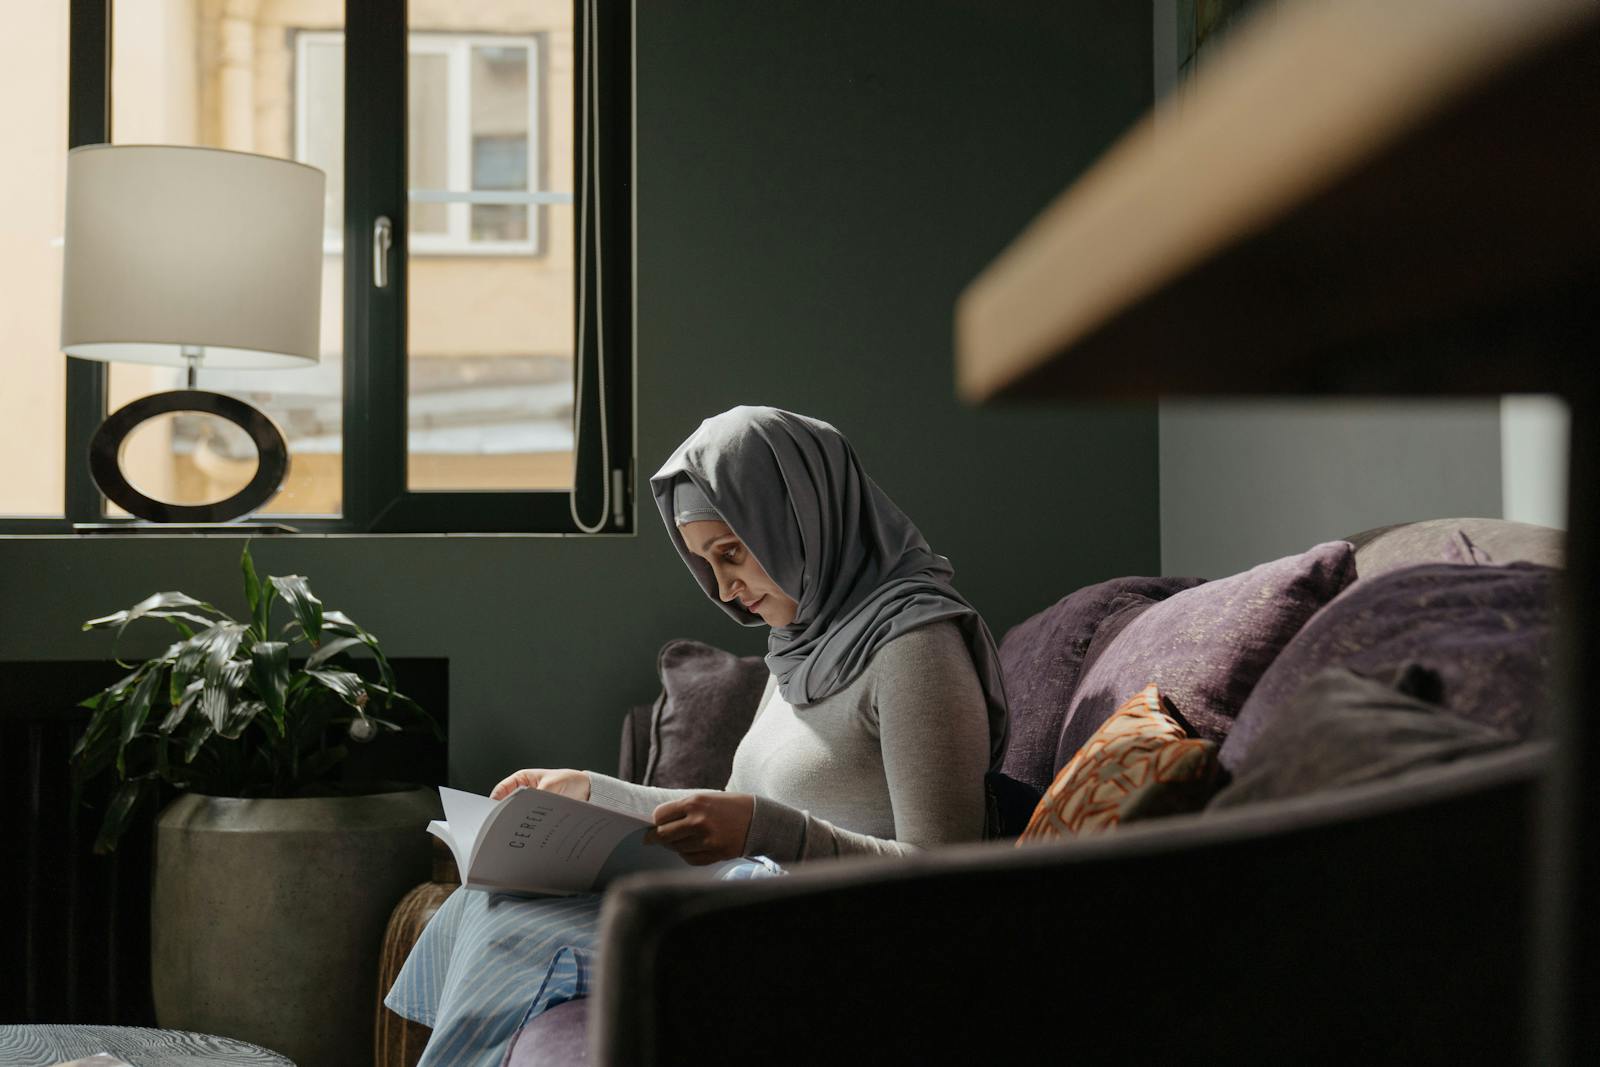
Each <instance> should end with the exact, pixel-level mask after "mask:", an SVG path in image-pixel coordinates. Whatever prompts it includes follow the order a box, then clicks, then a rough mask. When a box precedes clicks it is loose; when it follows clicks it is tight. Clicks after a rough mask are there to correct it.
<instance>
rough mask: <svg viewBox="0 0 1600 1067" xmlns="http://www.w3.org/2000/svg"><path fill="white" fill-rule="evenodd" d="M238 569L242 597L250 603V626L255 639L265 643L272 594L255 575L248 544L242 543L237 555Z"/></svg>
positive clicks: (270, 614)
mask: <svg viewBox="0 0 1600 1067" xmlns="http://www.w3.org/2000/svg"><path fill="white" fill-rule="evenodd" d="M239 568H240V570H242V571H244V595H245V599H246V600H248V601H249V602H250V624H251V628H252V629H254V630H255V633H256V639H257V640H258V641H265V640H266V639H267V634H268V633H269V632H270V631H269V630H268V627H269V626H270V625H271V618H272V593H271V592H270V591H268V590H267V589H266V588H265V586H263V585H262V582H261V579H260V577H258V576H257V574H256V564H255V560H253V559H251V558H250V542H249V541H246V542H245V543H244V551H243V552H242V553H240V555H239Z"/></svg>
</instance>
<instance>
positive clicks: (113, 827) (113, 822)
mask: <svg viewBox="0 0 1600 1067" xmlns="http://www.w3.org/2000/svg"><path fill="white" fill-rule="evenodd" d="M148 788H149V782H148V781H147V780H146V779H143V778H134V779H130V780H128V781H126V782H123V783H122V784H121V785H120V786H118V787H117V791H116V793H115V794H113V795H112V797H111V804H110V805H109V806H108V807H107V808H106V816H105V818H104V819H103V820H101V822H100V833H99V835H98V836H96V837H95V839H94V851H95V853H96V854H97V855H104V854H106V853H107V852H114V851H116V848H117V842H118V840H120V839H121V837H122V831H123V830H124V829H126V828H127V825H128V816H130V815H132V814H133V809H134V807H135V806H137V804H138V803H139V798H140V797H142V796H144V794H145V791H146V789H148Z"/></svg>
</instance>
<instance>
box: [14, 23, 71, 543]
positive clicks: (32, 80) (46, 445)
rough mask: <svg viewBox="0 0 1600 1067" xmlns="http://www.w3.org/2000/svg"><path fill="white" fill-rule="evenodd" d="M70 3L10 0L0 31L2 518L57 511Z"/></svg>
mask: <svg viewBox="0 0 1600 1067" xmlns="http://www.w3.org/2000/svg"><path fill="white" fill-rule="evenodd" d="M67 9H68V5H66V4H14V5H9V6H8V7H7V9H6V28H5V32H4V33H3V34H0V99H4V100H5V101H6V103H5V108H6V122H5V131H6V133H5V139H6V147H5V153H6V166H4V167H0V294H3V295H0V338H3V339H4V342H5V353H4V360H5V375H6V380H5V386H4V388H0V455H4V456H6V457H7V459H6V462H5V463H4V464H0V515H60V514H61V507H62V499H63V496H64V486H65V483H64V481H63V469H62V463H63V452H64V446H63V434H64V433H65V432H66V426H65V419H66V363H67V357H66V356H64V355H62V354H61V234H62V224H63V218H64V216H63V210H62V205H63V203H64V198H65V193H66V180H67V165H66V164H67V160H66V156H67Z"/></svg>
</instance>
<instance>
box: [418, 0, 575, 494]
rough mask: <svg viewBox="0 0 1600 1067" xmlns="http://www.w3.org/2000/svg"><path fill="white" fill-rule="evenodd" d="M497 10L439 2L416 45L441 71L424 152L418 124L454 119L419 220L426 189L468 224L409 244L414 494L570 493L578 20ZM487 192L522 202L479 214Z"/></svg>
mask: <svg viewBox="0 0 1600 1067" xmlns="http://www.w3.org/2000/svg"><path fill="white" fill-rule="evenodd" d="M484 10H485V9H484V8H483V6H482V5H481V4H476V3H472V2H470V0H458V2H456V3H455V4H450V3H445V2H439V3H431V4H429V5H428V7H427V25H426V28H427V29H428V31H430V32H428V33H426V34H422V33H417V34H414V35H413V37H412V70H413V71H416V70H417V69H418V68H419V64H420V61H421V59H422V58H423V56H424V54H425V55H426V56H427V58H429V59H430V60H433V61H434V62H435V63H436V64H442V65H443V66H442V68H439V69H438V70H437V73H436V75H435V76H434V77H432V78H431V79H430V81H429V84H430V85H432V86H434V88H433V89H431V90H430V91H432V92H434V93H435V94H436V96H435V97H434V98H432V99H427V100H418V99H417V97H416V95H415V94H416V93H417V92H419V91H420V90H421V88H422V84H423V83H422V82H421V81H420V80H419V79H416V78H413V80H412V93H413V96H412V108H413V111H412V117H411V129H412V131H413V139H414V141H415V138H416V131H417V129H418V124H419V122H420V121H421V119H420V118H419V116H420V115H427V116H435V115H438V116H442V117H443V120H444V122H445V128H444V129H443V130H435V131H434V132H433V134H432V135H431V136H432V142H430V143H439V144H442V145H443V146H444V149H443V152H444V156H445V158H444V159H443V160H442V161H441V160H440V159H437V158H432V157H430V158H427V159H420V158H419V156H418V155H417V154H415V153H413V155H412V158H411V165H412V172H411V174H410V175H409V184H410V188H411V190H412V194H413V202H412V211H413V212H416V211H418V210H419V209H420V208H421V207H422V206H423V205H421V204H419V203H418V202H417V200H416V194H417V193H418V192H419V191H421V192H424V193H427V194H430V195H431V196H434V197H441V196H442V197H443V198H445V199H447V200H449V201H450V202H448V203H428V204H427V205H426V206H428V207H438V208H448V209H449V210H451V211H455V212H459V213H460V214H459V216H458V217H459V219H460V223H459V224H458V226H457V227H452V228H450V229H449V232H448V233H447V234H445V233H441V234H439V235H437V236H435V235H432V234H417V233H415V232H414V233H413V235H412V237H413V239H412V242H411V245H410V260H409V263H408V268H407V269H408V272H409V273H408V283H407V284H408V294H409V303H410V306H409V308H408V309H407V311H408V337H409V345H410V352H409V355H408V359H409V364H408V365H409V375H408V389H409V393H408V397H407V423H408V441H409V454H408V461H407V471H408V475H407V481H408V484H409V487H410V488H411V489H413V490H430V489H438V490H471V489H482V490H491V489H565V488H568V487H570V486H571V484H572V440H573V434H572V406H573V378H572V367H573V362H572V354H573V350H574V338H573V320H574V315H575V302H576V297H575V291H574V266H575V254H574V243H573V238H574V221H575V218H576V214H575V211H574V209H573V206H572V203H571V193H572V160H573V155H572V150H573V144H572V128H573V90H574V87H575V81H576V79H575V71H574V68H573V35H572V19H571V16H572V11H571V7H570V5H560V4H545V3H526V4H504V5H497V6H496V8H494V10H495V11H497V12H500V14H499V15H498V16H497V17H496V18H495V20H494V21H493V24H492V25H490V24H487V21H486V16H485V14H484ZM452 12H453V13H452ZM421 28H422V27H421V26H420V24H419V25H418V26H417V29H421ZM452 94H454V95H452ZM441 174H442V175H444V176H445V177H446V179H447V183H445V182H441V180H440V178H439V175H441ZM474 193H477V194H484V193H490V194H495V195H494V199H496V200H506V199H510V200H511V201H512V202H510V203H476V202H473V201H472V194H474ZM552 194H553V195H552ZM451 197H454V199H450V198H451ZM536 201H537V202H536ZM452 217H453V218H454V217H457V216H452Z"/></svg>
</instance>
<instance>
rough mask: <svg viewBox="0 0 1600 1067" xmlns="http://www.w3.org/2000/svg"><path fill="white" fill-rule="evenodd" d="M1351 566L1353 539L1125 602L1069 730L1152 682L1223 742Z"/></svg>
mask: <svg viewBox="0 0 1600 1067" xmlns="http://www.w3.org/2000/svg"><path fill="white" fill-rule="evenodd" d="M1355 573H1356V572H1355V554H1354V551H1353V550H1352V549H1351V547H1350V544H1349V543H1348V542H1346V541H1330V542H1328V543H1327V544H1321V545H1317V546H1316V547H1315V548H1312V549H1310V550H1308V551H1306V552H1302V553H1301V554H1299V555H1297V556H1286V557H1284V558H1283V559H1279V560H1273V561H1272V562H1271V563H1263V564H1261V565H1260V566H1259V567H1253V568H1251V569H1250V570H1248V571H1245V572H1244V573H1243V574H1235V575H1234V576H1232V577H1231V578H1219V579H1217V580H1216V581H1213V582H1207V583H1206V584H1205V585H1202V586H1198V587H1196V588H1194V589H1189V590H1186V591H1185V592H1181V593H1178V594H1176V595H1174V596H1172V597H1169V598H1167V599H1166V600H1163V601H1162V602H1160V603H1159V604H1150V605H1141V604H1139V603H1137V602H1136V601H1133V602H1127V603H1124V604H1123V605H1122V606H1121V607H1120V609H1119V619H1118V621H1119V623H1120V624H1121V632H1120V633H1118V634H1117V635H1116V637H1115V638H1114V639H1113V640H1111V641H1109V642H1108V643H1106V645H1105V647H1104V648H1101V649H1095V650H1094V651H1095V654H1096V655H1095V659H1094V662H1093V664H1092V665H1091V666H1089V667H1087V668H1086V669H1085V670H1084V672H1083V677H1082V678H1081V679H1080V680H1079V682H1078V691H1077V693H1076V694H1074V696H1073V698H1072V706H1071V707H1070V708H1069V709H1068V711H1067V722H1066V727H1065V730H1066V731H1070V732H1072V734H1073V736H1077V735H1078V734H1081V733H1083V731H1085V730H1087V731H1088V734H1087V735H1085V736H1088V735H1092V734H1093V733H1094V731H1095V730H1096V729H1098V728H1099V727H1100V724H1101V723H1103V722H1105V721H1106V719H1108V718H1110V717H1111V714H1112V713H1113V712H1115V711H1116V710H1117V708H1118V707H1120V706H1121V705H1122V702H1123V701H1125V700H1127V699H1128V697H1130V696H1132V695H1133V694H1134V693H1137V692H1138V691H1139V690H1141V689H1143V688H1144V687H1145V686H1147V685H1149V684H1150V683H1151V682H1154V683H1155V684H1156V685H1158V686H1160V687H1161V691H1162V692H1163V693H1164V694H1166V695H1167V696H1168V697H1170V698H1171V700H1172V702H1173V704H1174V705H1176V706H1177V708H1178V711H1179V712H1180V713H1182V715H1183V717H1184V719H1185V720H1186V721H1187V722H1188V723H1189V725H1190V726H1191V727H1193V729H1194V731H1195V733H1196V734H1197V735H1198V736H1200V737H1203V738H1206V739H1207V740H1211V741H1222V740H1223V739H1224V738H1226V737H1227V736H1228V731H1229V729H1230V728H1231V727H1232V725H1233V719H1234V716H1235V715H1237V714H1238V713H1239V709H1240V708H1241V707H1243V706H1244V702H1245V698H1246V697H1248V696H1249V695H1250V691H1251V689H1253V688H1254V687H1255V684H1256V680H1257V679H1258V678H1260V677H1261V675H1262V674H1263V672H1265V671H1266V669H1267V668H1268V667H1269V666H1270V665H1271V664H1272V661H1273V659H1274V658H1275V657H1276V656H1277V655H1278V652H1279V651H1280V650H1281V649H1282V648H1283V646H1284V645H1286V644H1288V643H1289V639H1290V638H1291V637H1293V636H1294V635H1295V634H1296V633H1297V632H1298V631H1299V629H1300V627H1302V626H1304V625H1305V623H1306V620H1307V619H1309V618H1311V616H1312V615H1314V614H1316V612H1317V609H1318V608H1320V607H1322V606H1323V605H1324V604H1326V603H1327V602H1328V601H1330V600H1332V599H1333V598H1334V597H1335V596H1337V595H1338V594H1339V593H1340V591H1341V590H1343V589H1344V587H1345V586H1347V585H1349V584H1350V583H1351V581H1353V580H1354V578H1355ZM1129 616H1131V617H1129ZM1073 752H1076V749H1073V751H1072V752H1065V753H1062V752H1059V751H1058V752H1057V753H1056V754H1055V757H1056V759H1057V760H1058V761H1061V763H1062V765H1065V760H1063V759H1062V756H1063V755H1064V756H1065V758H1066V759H1071V758H1072V755H1073Z"/></svg>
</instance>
